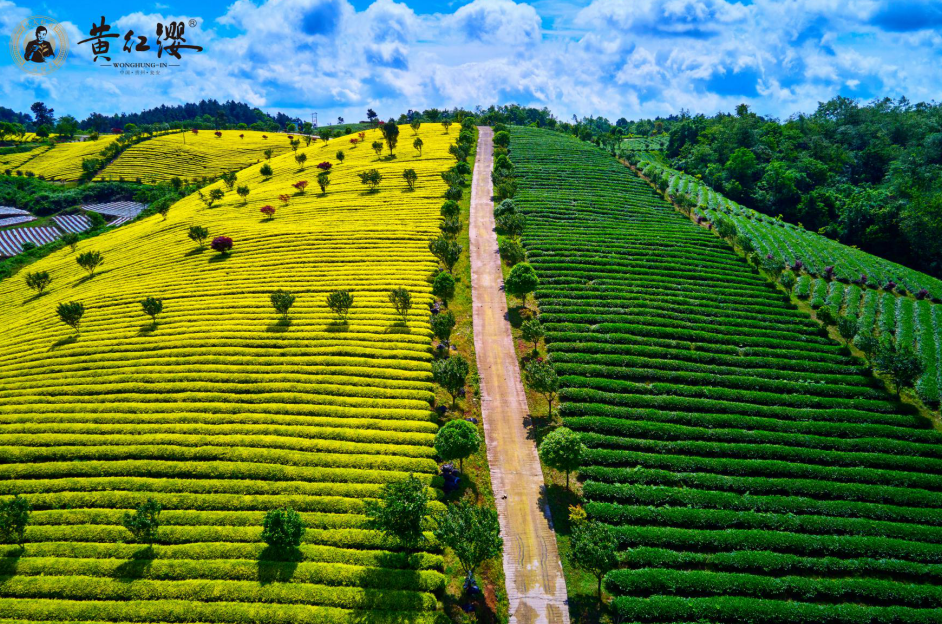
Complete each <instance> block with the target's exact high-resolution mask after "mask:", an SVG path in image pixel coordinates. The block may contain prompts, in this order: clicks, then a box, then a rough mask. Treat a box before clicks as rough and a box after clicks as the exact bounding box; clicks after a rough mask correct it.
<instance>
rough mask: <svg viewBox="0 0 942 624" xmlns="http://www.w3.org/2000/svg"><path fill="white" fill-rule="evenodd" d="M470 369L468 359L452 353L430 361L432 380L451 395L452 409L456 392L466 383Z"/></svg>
mask: <svg viewBox="0 0 942 624" xmlns="http://www.w3.org/2000/svg"><path fill="white" fill-rule="evenodd" d="M470 370H471V369H470V366H469V365H468V361H467V360H466V359H464V358H463V357H461V356H460V355H452V356H450V357H447V358H445V359H442V360H435V361H434V362H432V381H434V382H435V383H437V384H438V385H440V386H441V387H442V388H444V389H445V391H446V392H448V394H449V395H451V407H452V409H454V407H455V403H456V402H457V401H458V394H460V393H461V391H462V390H463V389H464V386H465V384H466V383H467V380H468V373H469V372H470Z"/></svg>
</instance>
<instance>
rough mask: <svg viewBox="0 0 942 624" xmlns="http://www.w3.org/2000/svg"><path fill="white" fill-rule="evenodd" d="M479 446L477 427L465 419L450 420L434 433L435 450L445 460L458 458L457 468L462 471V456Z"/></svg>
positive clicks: (479, 439)
mask: <svg viewBox="0 0 942 624" xmlns="http://www.w3.org/2000/svg"><path fill="white" fill-rule="evenodd" d="M480 448H481V435H480V434H479V433H478V428H477V427H475V426H474V425H472V424H471V423H469V422H468V421H467V420H460V419H459V420H450V421H448V422H447V423H445V426H444V427H442V428H441V429H439V430H438V433H436V434H435V451H436V452H437V453H438V455H439V456H440V457H441V458H442V459H443V460H445V461H453V460H455V459H457V460H458V470H460V471H462V472H463V471H464V458H465V457H470V456H471V455H473V454H474V453H477V452H478V449H480Z"/></svg>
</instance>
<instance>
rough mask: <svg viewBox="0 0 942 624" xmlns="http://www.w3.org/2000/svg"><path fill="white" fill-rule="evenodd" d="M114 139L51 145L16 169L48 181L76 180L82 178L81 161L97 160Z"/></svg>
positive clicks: (106, 138) (107, 136) (111, 136)
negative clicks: (87, 159) (86, 159)
mask: <svg viewBox="0 0 942 624" xmlns="http://www.w3.org/2000/svg"><path fill="white" fill-rule="evenodd" d="M115 139H117V136H115V135H104V136H102V137H101V138H99V139H98V140H97V141H72V142H69V143H59V144H57V145H53V146H52V148H50V149H47V150H44V151H42V152H39V151H38V150H35V151H37V152H38V153H37V154H36V156H35V157H34V158H31V159H28V160H25V161H23V162H21V163H20V164H19V165H18V168H19V169H20V170H21V171H23V172H26V171H30V172H32V173H34V174H35V175H38V176H39V175H41V176H44V177H46V178H48V179H50V180H78V179H79V178H80V177H81V176H82V159H83V158H97V157H98V154H99V153H101V151H102V150H103V149H105V147H107V146H108V144H109V143H111V142H112V141H114V140H115Z"/></svg>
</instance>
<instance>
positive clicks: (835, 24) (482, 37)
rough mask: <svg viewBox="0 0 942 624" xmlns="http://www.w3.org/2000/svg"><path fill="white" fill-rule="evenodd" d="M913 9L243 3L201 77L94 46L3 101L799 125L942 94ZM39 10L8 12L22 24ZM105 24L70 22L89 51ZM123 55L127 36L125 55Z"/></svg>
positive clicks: (201, 67)
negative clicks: (128, 61)
mask: <svg viewBox="0 0 942 624" xmlns="http://www.w3.org/2000/svg"><path fill="white" fill-rule="evenodd" d="M900 2H903V4H905V5H906V6H907V7H908V6H913V7H915V9H914V10H918V11H922V12H921V13H919V15H925V16H926V19H930V20H931V19H933V16H934V15H935V14H934V13H933V9H932V7H931V6H930V5H929V4H926V2H924V1H923V0H900ZM443 6H444V5H443ZM895 6H897V5H894V4H892V3H891V2H889V0H880V1H877V0H755V2H754V3H752V4H742V3H739V2H733V1H727V0H637V1H633V2H628V1H627V0H594V1H592V2H591V3H587V6H584V8H581V9H580V8H579V7H578V5H574V4H572V3H562V2H560V1H559V0H533V2H532V4H528V3H523V2H514V1H512V0H474V1H473V2H471V3H469V4H466V5H464V6H462V7H460V8H458V9H456V10H454V11H452V12H444V13H436V14H432V15H417V14H416V13H415V12H414V11H413V9H412V8H411V7H410V6H409V0H402V1H398V2H397V1H394V0H376V1H375V2H373V3H372V4H371V5H369V6H368V7H367V8H366V9H365V10H362V11H357V10H355V9H354V7H353V6H352V5H351V4H350V2H349V1H348V0H268V1H267V2H265V1H264V0H235V1H234V2H233V3H232V4H231V5H230V6H229V8H228V9H227V10H226V12H225V13H224V14H223V15H220V16H218V17H213V16H209V15H207V16H206V18H205V20H206V21H205V22H204V23H200V24H198V25H197V26H195V27H192V28H191V27H189V26H187V35H188V38H192V41H191V42H193V43H196V44H197V45H202V46H204V48H205V50H204V52H202V53H193V52H191V53H189V54H186V52H184V61H183V63H182V65H183V67H180V68H175V71H172V72H171V73H170V74H169V75H167V76H161V77H134V76H132V77H119V76H117V75H115V73H106V72H109V70H107V69H104V68H97V67H92V64H91V61H90V59H91V56H90V51H89V50H88V49H87V46H82V48H81V49H77V48H76V46H75V45H73V50H72V54H71V55H70V59H69V61H68V67H66V68H63V69H62V70H59V71H58V72H56V73H55V74H53V75H51V76H48V77H27V76H26V75H25V74H23V73H22V72H20V71H19V70H18V69H16V68H15V67H11V66H5V67H2V68H0V96H2V99H3V101H4V102H5V105H6V106H10V107H12V108H15V109H17V110H27V109H28V107H29V105H30V104H31V103H32V102H33V101H35V100H37V99H43V100H46V101H49V102H51V103H52V104H53V105H54V106H55V107H56V109H57V112H58V113H59V114H64V113H66V112H71V113H73V114H75V115H76V116H79V117H82V116H85V115H87V114H88V113H89V112H91V111H92V110H96V111H98V112H101V113H106V114H107V113H114V112H120V111H135V110H140V109H143V108H148V107H152V106H156V105H159V104H163V103H166V104H175V103H182V102H190V101H198V100H199V99H202V98H216V99H219V100H226V99H233V100H238V101H244V102H246V103H248V104H250V105H253V106H259V107H261V108H263V109H266V110H270V111H272V112H274V111H279V110H280V111H283V112H286V113H289V114H299V115H301V114H304V115H305V116H307V114H308V113H310V112H312V111H318V112H319V113H320V114H321V115H322V116H323V117H324V118H335V117H337V116H338V115H342V116H343V117H345V118H346V119H359V118H361V117H362V116H363V111H365V110H366V108H367V107H370V108H374V109H375V110H377V112H379V113H380V114H381V115H382V116H383V117H389V116H390V115H394V114H398V113H400V112H403V111H405V110H406V109H409V108H419V109H421V108H428V107H433V106H434V107H453V106H463V107H468V108H473V107H474V106H476V105H482V106H487V105H489V104H492V103H510V102H514V103H519V104H524V105H532V106H537V107H542V106H546V107H548V108H550V109H551V110H552V111H554V112H555V113H557V115H558V116H559V117H560V118H563V119H569V118H571V116H572V115H573V114H576V115H578V116H580V117H581V116H589V115H596V116H598V115H604V116H607V117H610V118H612V119H617V118H618V117H622V116H624V117H628V118H637V117H642V116H654V115H666V114H672V113H676V112H677V111H678V110H679V109H680V108H682V107H683V108H687V109H690V110H692V111H695V112H703V113H707V114H711V113H714V112H717V111H720V110H725V111H728V110H732V108H733V107H735V105H736V104H738V103H739V102H742V101H745V102H747V103H749V104H750V105H751V106H752V108H753V109H754V110H757V111H759V112H764V113H769V114H774V115H777V116H787V115H789V114H791V113H793V112H796V111H799V110H805V111H807V110H809V109H813V108H814V107H815V106H816V105H817V102H818V101H823V100H826V99H829V98H831V97H833V96H834V95H836V94H838V93H843V94H846V95H850V96H855V97H860V98H862V99H869V98H872V97H880V96H883V95H891V96H897V95H907V96H908V97H910V98H911V99H913V100H917V101H918V100H920V99H931V98H934V97H937V95H936V94H937V93H938V91H939V87H940V84H939V82H940V80H939V78H938V71H937V69H936V68H935V64H934V61H935V60H936V59H938V57H939V53H940V52H942V36H940V35H939V34H938V32H937V31H936V30H934V29H931V28H919V24H918V23H913V20H908V19H907V16H906V15H905V14H903V13H900V12H899V11H896V12H894V10H895V9H894V7H895ZM26 14H28V11H27V10H26V9H24V8H22V7H19V6H18V5H16V4H15V3H13V2H11V1H10V0H0V25H2V26H4V27H5V28H12V27H13V26H9V24H10V23H13V22H15V21H18V18H19V19H22V18H21V17H19V16H21V15H23V16H25V15H26ZM544 18H545V19H544ZM171 19H174V20H179V19H181V17H180V16H177V15H175V14H167V13H165V12H162V10H161V9H154V10H153V11H152V12H146V11H137V12H134V13H130V14H128V15H125V16H123V17H121V18H120V19H118V20H115V21H113V22H112V24H113V26H114V27H116V28H117V30H119V31H120V32H121V34H122V35H123V34H124V33H125V32H126V31H127V29H133V30H134V31H135V34H147V35H148V37H149V41H148V43H150V44H152V45H153V43H154V42H153V35H154V32H153V31H154V27H155V25H156V23H157V22H158V21H160V22H163V23H166V22H168V21H170V20H171ZM544 24H546V25H547V27H546V29H544ZM89 26H90V23H89V24H83V25H82V28H81V31H80V30H79V29H78V28H77V27H76V26H74V25H73V24H68V23H67V24H66V28H67V32H68V33H69V37H70V39H71V38H72V37H73V36H75V37H76V42H77V40H78V39H80V38H84V37H85V36H87V35H86V34H85V33H86V32H87V30H88V27H89ZM74 43H75V42H73V44H74ZM121 45H123V39H122V40H116V41H115V44H114V45H113V46H112V49H113V50H114V49H115V48H117V49H118V50H120V48H121ZM121 54H125V53H121ZM139 54H144V53H139ZM151 54H153V53H151ZM128 56H129V57H130V56H131V55H128ZM73 57H74V58H73ZM141 60H144V59H143V58H142V59H141ZM148 60H150V59H148ZM76 94H81V97H76Z"/></svg>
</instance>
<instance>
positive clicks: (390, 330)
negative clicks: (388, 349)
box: [383, 321, 412, 334]
mask: <svg viewBox="0 0 942 624" xmlns="http://www.w3.org/2000/svg"><path fill="white" fill-rule="evenodd" d="M383 333H384V334H411V333H412V330H411V329H409V326H408V325H407V324H406V323H405V321H396V322H395V323H393V324H392V325H389V326H387V327H386V329H384V330H383Z"/></svg>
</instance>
